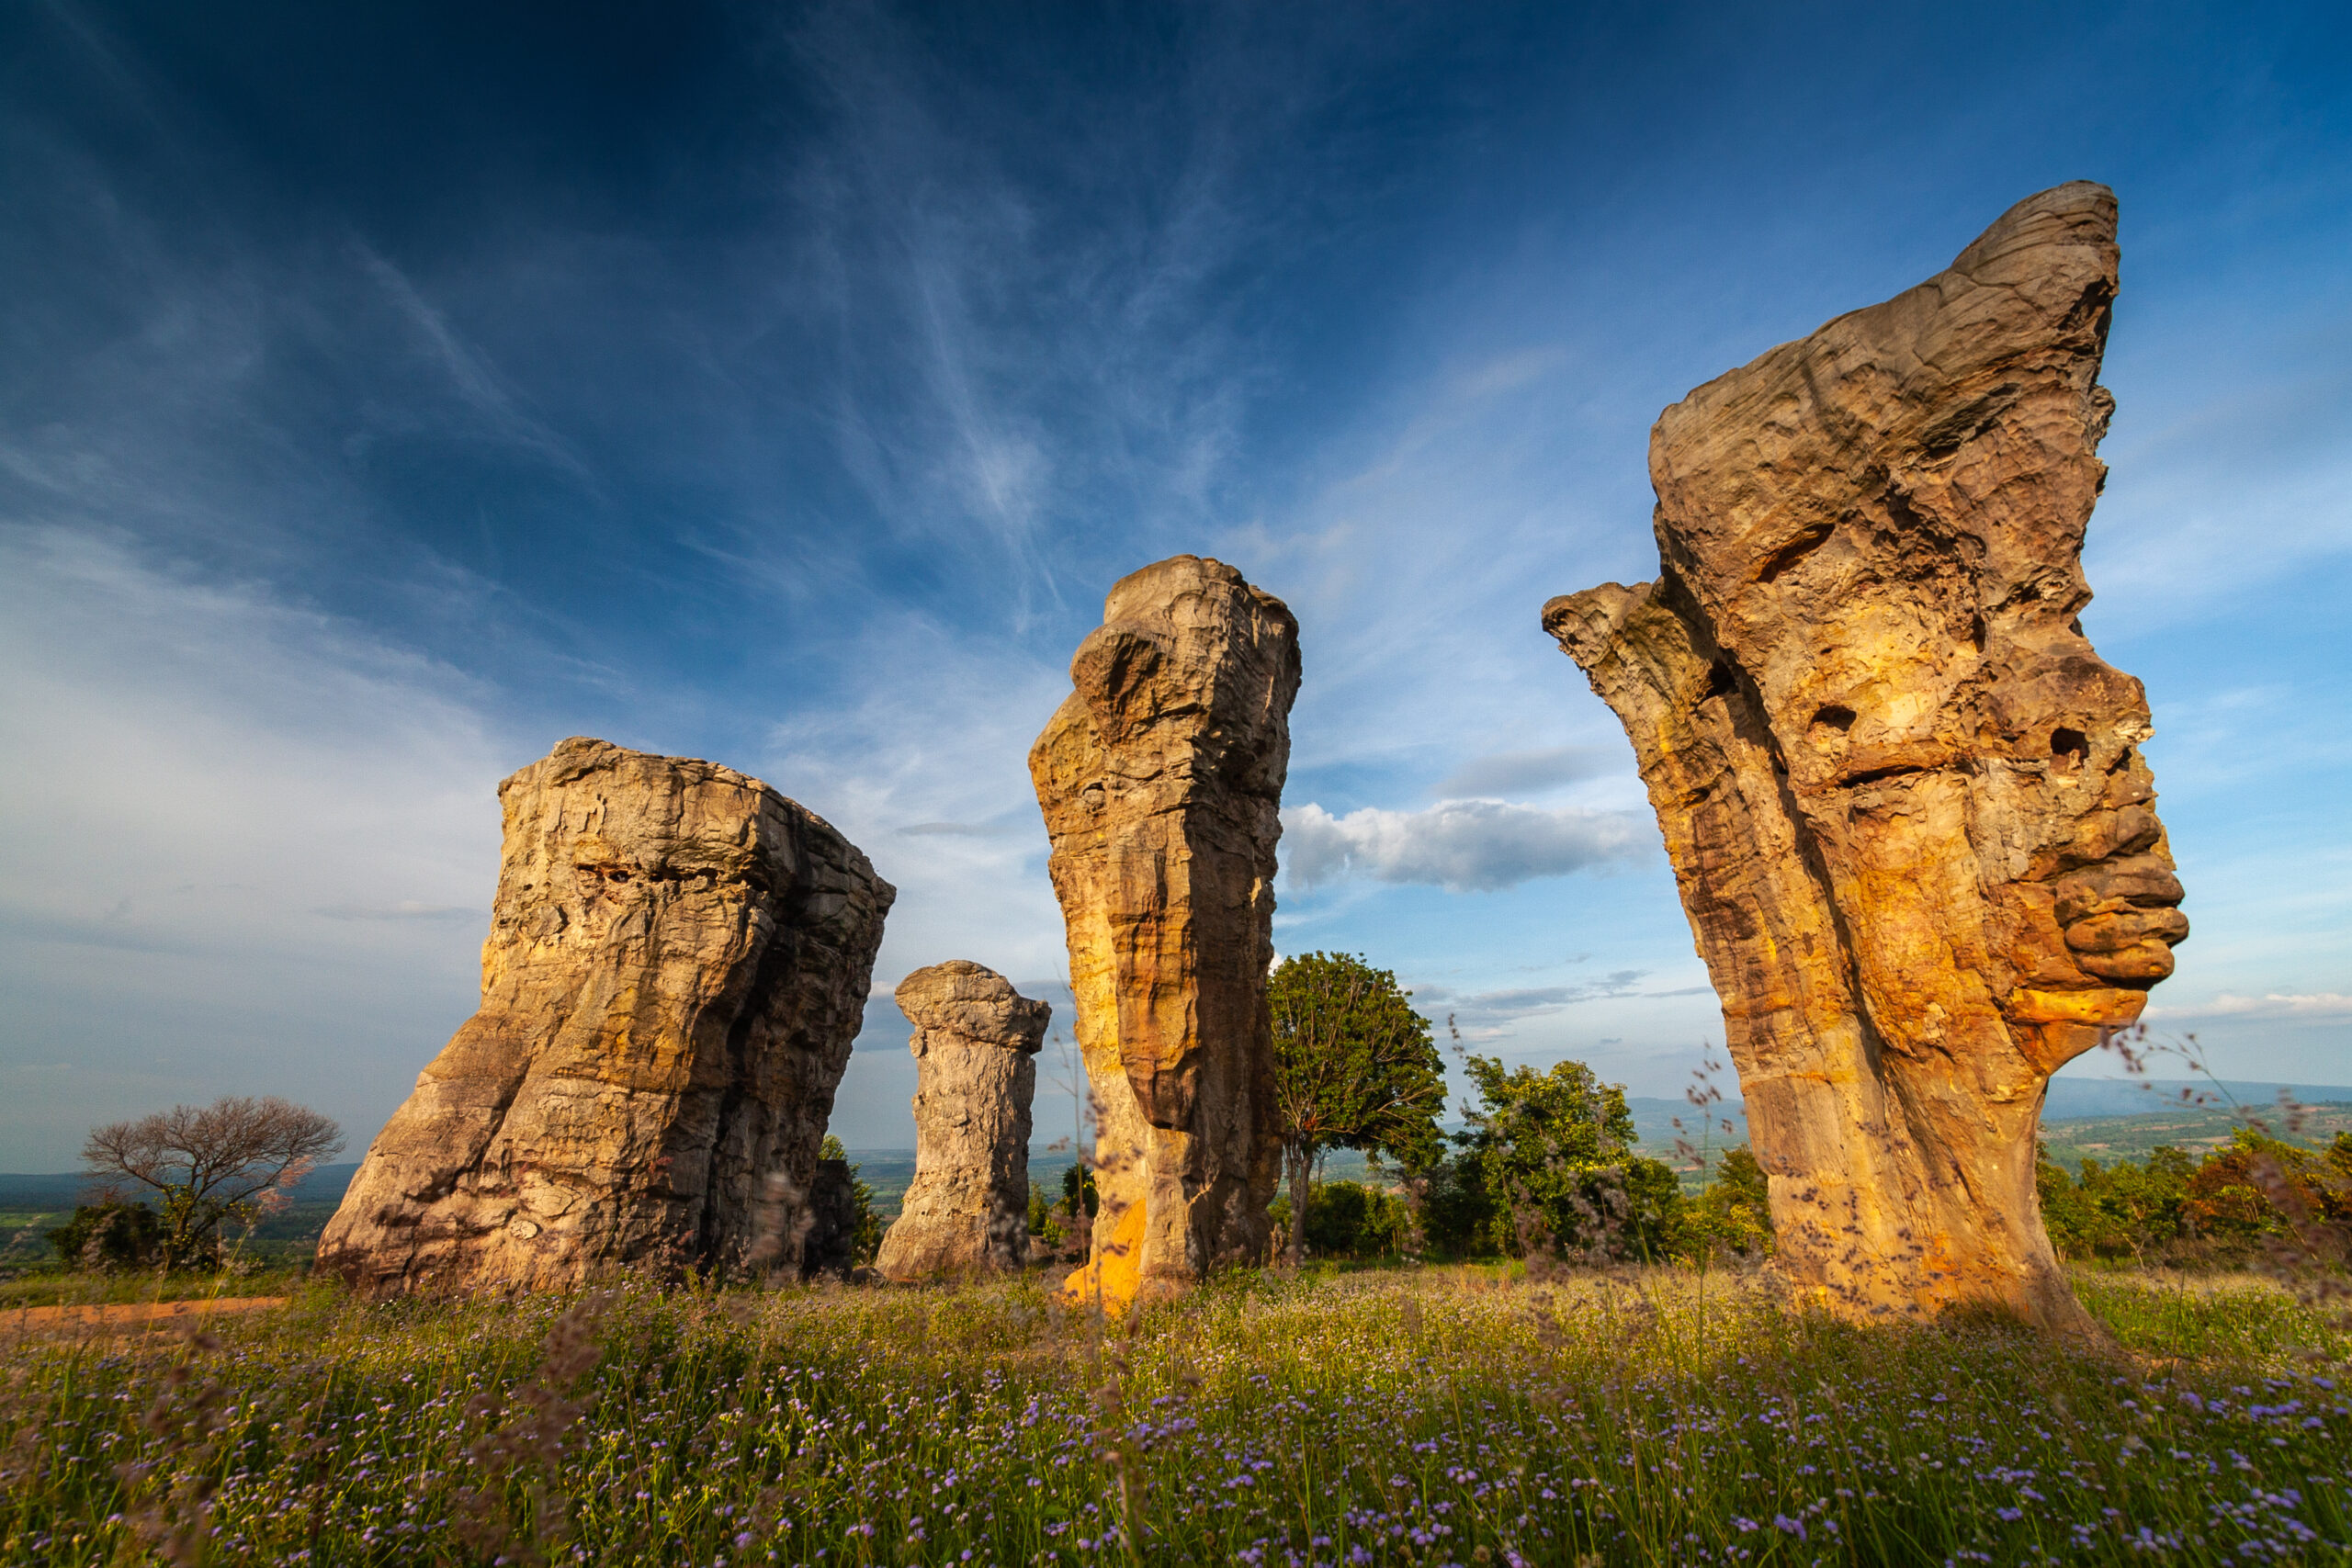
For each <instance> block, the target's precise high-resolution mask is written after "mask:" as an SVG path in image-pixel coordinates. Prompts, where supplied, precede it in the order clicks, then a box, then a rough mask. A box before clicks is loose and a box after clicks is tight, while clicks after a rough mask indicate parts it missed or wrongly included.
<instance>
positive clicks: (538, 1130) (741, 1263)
mask: <svg viewBox="0 0 2352 1568" xmlns="http://www.w3.org/2000/svg"><path fill="white" fill-rule="evenodd" d="M499 800H500V803H501V806H502V807H503V813H504V818H505V840H504V847H503V851H502V855H501V861H500V867H499V880H498V893H497V899H496V902H495V904H494V906H493V908H492V917H491V931H490V938H489V940H488V941H487V942H485V943H484V944H483V946H482V987H481V1010H479V1011H478V1012H476V1013H475V1014H474V1016H473V1017H472V1018H470V1019H469V1020H467V1021H466V1022H465V1024H464V1025H463V1026H462V1027H461V1028H459V1030H458V1032H457V1034H456V1036H455V1037H454V1038H452V1039H451V1040H450V1042H449V1043H448V1045H447V1047H446V1048H445V1049H444V1050H443V1051H442V1052H441V1054H440V1055H438V1056H437V1057H435V1059H434V1061H433V1063H432V1064H431V1065H430V1066H427V1067H426V1068H425V1069H424V1073H423V1074H422V1075H421V1076H420V1077H418V1079H417V1084H416V1091H415V1093H414V1094H413V1095H412V1096H411V1097H410V1098H409V1100H408V1102H407V1103H406V1104H404V1105H402V1106H401V1109H400V1111H398V1112H397V1113H396V1114H395V1115H394V1116H393V1117H392V1119H391V1121H390V1123H388V1124H387V1125H386V1126H385V1128H384V1130H383V1132H382V1133H381V1134H379V1135H378V1137H377V1139H376V1142H375V1145H374V1146H373V1147H372V1148H370V1149H369V1150H368V1158H367V1160H366V1162H365V1163H364V1164H362V1165H361V1167H360V1168H359V1172H358V1174H357V1175H356V1177H355V1178H354V1179H353V1180H352V1183H351V1188H350V1190H349V1191H348V1192H347V1193H346V1194H345V1198H344V1201H343V1206H342V1207H341V1209H340V1210H338V1211H337V1213H336V1214H335V1217H334V1221H333V1223H331V1224H329V1225H328V1227H327V1230H326V1234H325V1235H324V1237H323V1239H322V1243H321V1246H320V1253H319V1258H320V1263H321V1265H322V1267H324V1268H327V1269H333V1270H334V1271H335V1272H338V1273H340V1274H342V1275H344V1276H345V1278H347V1279H349V1280H352V1281H353V1282H354V1283H355V1284H356V1285H357V1286H359V1287H360V1288H361V1289H363V1290H366V1291H369V1292H384V1291H394V1290H402V1289H409V1288H413V1287H417V1286H423V1285H428V1284H430V1285H435V1286H455V1285H473V1284H491V1283H496V1284H506V1285H514V1286H521V1287H559V1286H564V1285H569V1284H571V1283H574V1282H576V1281H578V1280H582V1279H583V1278H585V1277H587V1276H589V1275H590V1274H592V1273H594V1272H597V1271H599V1270H602V1269H611V1268H616V1267H619V1266H625V1265H642V1266H647V1267H652V1268H657V1269H676V1268H680V1267H684V1266H687V1265H693V1266H696V1267H700V1268H705V1269H722V1270H727V1269H746V1268H756V1269H783V1270H786V1271H792V1270H797V1269H798V1267H799V1266H800V1264H801V1262H802V1252H803V1249H804V1243H805V1239H806V1236H807V1235H808V1231H809V1223H810V1216H809V1213H808V1208H809V1196H808V1195H809V1193H810V1191H811V1190H812V1185H813V1182H814V1180H815V1177H816V1174H817V1171H816V1166H817V1157H818V1149H819V1145H820V1144H821V1143H822V1141H823V1138H824V1132H825V1122H826V1119H827V1117H828V1116H829V1115H830V1114H831V1110H832V1103H833V1090H834V1088H835V1086H836V1085H837V1084H839V1082H840V1081H841V1076H842V1068H843V1067H844V1066H846V1065H847V1063H848V1060H849V1051H850V1042H851V1041H852V1039H854V1037H855V1035H856V1033H857V1030H858V1024H859V1021H860V1020H861V1017H862V1014H863V1010H864V1006H865V996H866V989H867V987H868V985H869V984H870V982H871V978H872V972H873V966H874V954H875V950H876V947H877V946H879V944H880V942H881V940H882V921H883V918H884V916H885V915H886V914H887V913H888V910H889V908H890V903H891V900H892V898H893V897H894V894H893V890H892V888H891V887H890V885H889V884H888V883H887V882H884V881H883V880H882V879H881V878H880V877H878V876H876V874H874V868H873V867H872V866H871V865H870V864H868V863H867V862H866V859H865V855H864V854H862V853H860V852H858V850H857V848H856V846H855V845H854V844H852V843H850V842H849V841H848V840H846V839H844V838H842V836H841V834H839V833H838V832H835V831H834V830H833V829H831V827H829V826H827V825H826V824H825V822H823V821H822V820H821V819H820V818H818V817H817V816H815V815H814V814H813V813H811V812H809V811H808V810H806V809H805V808H803V807H799V806H797V805H795V804H794V803H793V802H791V801H789V800H786V798H785V797H784V796H783V795H779V794H777V793H776V792H775V790H773V789H770V788H769V787H768V786H767V785H766V784H762V783H761V782H760V781H759V780H757V779H753V778H748V777H746V776H744V775H743V774H741V773H736V772H734V771H733V770H732V769H729V768H722V767H719V766H718V765H716V764H714V763H710V762H703V761H690V760H686V759H683V758H675V757H657V756H650V755H647V754H646V753H644V752H640V751H630V750H623V749H622V748H620V747H618V746H613V745H609V744H607V743H605V742H604V741H601V740H589V739H571V740H567V741H565V742H563V744H561V745H560V746H558V747H557V748H556V749H555V750H554V751H553V752H552V753H550V754H549V755H548V757H547V759H546V760H545V761H539V762H536V763H534V764H532V765H531V766H530V767H527V768H525V769H524V770H523V771H522V772H520V773H516V774H515V775H514V776H513V777H512V778H509V779H508V780H506V781H505V783H503V784H501V785H500V786H499Z"/></svg>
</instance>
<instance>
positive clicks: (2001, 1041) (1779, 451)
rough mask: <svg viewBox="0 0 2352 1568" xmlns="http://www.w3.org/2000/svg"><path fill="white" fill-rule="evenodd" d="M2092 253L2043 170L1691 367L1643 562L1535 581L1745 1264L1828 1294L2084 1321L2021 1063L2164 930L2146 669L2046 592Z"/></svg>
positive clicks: (2140, 993)
mask: <svg viewBox="0 0 2352 1568" xmlns="http://www.w3.org/2000/svg"><path fill="white" fill-rule="evenodd" d="M2116 266H2117V250H2116V243H2115V198H2114V197H2113V195H2112V194H2111V193H2109V191H2108V190H2107V189H2106V188H2105V187H2104V186H2096V185H2089V184H2075V185H2068V186H2059V187H2058V188H2056V189H2054V190H2050V191H2045V192H2043V193H2042V194H2041V195H2039V196H2036V197H2030V198H2028V199H2027V200H2025V201H2022V202H2019V203H2018V205H2017V206H2016V207H2014V208H2012V209H2010V210H2009V211H2008V212H2007V213H2006V214H2004V215H2003V216H2002V218H2001V219H2000V220H1999V221H1998V222H1996V223H1995V224H1994V225H1993V226H1992V227H1991V228H1990V229H1988V230H1986V231H1985V233H1984V235H1983V236H1982V237H1981V238H1979V239H1978V240H1977V241H1976V242H1975V243H1973V244H1972V245H1970V246H1969V247H1968V248H1967V249H1966V250H1965V251H1963V252H1962V253H1961V255H1960V257H1959V259H1958V260H1956V261H1955V262H1954V263H1953V264H1952V265H1951V269H1950V270H1949V271H1946V272H1944V273H1941V274H1939V275H1938V276H1935V277H1933V278H1930V279H1929V280H1928V282H1926V283H1924V284H1922V285H1920V286H1919V287H1918V288H1914V289H1912V290H1910V291H1909V292H1908V293H1905V294H1904V295H1901V296H1899V297H1898V298H1896V299H1891V300H1889V301H1887V302H1886V303H1885V304H1883V305H1878V306H1874V307H1872V308H1871V309H1869V310H1858V311H1856V312H1854V313H1853V314H1851V315H1847V316H1841V317H1839V318H1838V319H1837V320H1836V321H1831V322H1829V323H1828V324H1827V325H1826V326H1824V327H1823V328H1821V330H1820V331H1818V332H1816V333H1814V334H1813V335H1812V336H1811V337H1809V338H1806V339H1804V341H1803V342H1801V343H1793V344H1784V345H1782V346H1781V347H1779V348H1776V349H1774V350H1772V351H1771V352H1770V353H1769V354H1767V355H1763V356H1762V357H1761V358H1759V359H1757V360H1756V361H1754V362H1753V363H1751V364H1749V365H1747V366H1745V367H1742V368H1740V369H1738V370H1735V371H1733V372H1731V373H1730V374H1729V375H1726V376H1724V377H1721V378H1718V379H1716V380H1713V381H1711V382H1709V383H1708V384H1707V385H1705V386H1703V387H1702V388H1700V389H1698V390H1696V391H1694V392H1692V393H1691V395H1690V396H1689V397H1687V398H1685V399H1684V400H1682V401H1681V402H1679V403H1677V404H1675V405H1674V406H1673V407H1672V408H1669V409H1668V410H1667V411H1666V412H1665V413H1664V414H1663V415H1661V416H1660V417H1659V419H1658V422H1657V427H1656V429H1655V430H1654V431H1653V432H1652V434H1651V438H1650V476H1651V480H1652V482H1653V484H1654V485H1655V486H1656V488H1657V513H1656V528H1657V541H1658V553H1659V556H1660V558H1661V569H1660V575H1659V577H1658V579H1657V581H1654V582H1649V583H1644V584H1641V585H1638V586H1636V587H1633V588H1626V587H1623V586H1620V585H1618V584H1615V583H1610V584H1605V585H1603V586H1602V587H1600V588H1595V589H1592V590H1589V591H1588V592H1583V593H1577V594H1574V595H1571V596H1569V597H1566V598H1562V599H1555V600H1553V601H1552V602H1551V603H1550V604H1546V605H1545V606H1544V626H1545V628H1546V629H1547V630H1548V631H1550V632H1552V633H1553V634H1554V635H1555V637H1558V638H1559V640H1560V643H1561V646H1562V647H1563V648H1565V649H1566V650H1567V652H1568V653H1569V654H1570V655H1571V656H1573V657H1574V658H1575V659H1576V660H1577V663H1578V664H1580V665H1582V666H1583V667H1584V670H1585V671H1586V673H1587V675H1588V676H1589V678H1590V680H1591V682H1592V686H1593V689H1594V690H1595V691H1596V692H1598V693H1599V694H1600V696H1601V697H1602V699H1603V700H1605V701H1606V702H1607V703H1608V704H1609V705H1611V707H1612V708H1614V709H1615V710H1616V711H1617V714H1618V716H1619V717H1620V718H1622V719H1623V721H1624V725H1625V729H1626V733H1627V734H1628V735H1629V736H1630V737H1631V738H1632V739H1633V742H1634V751H1635V753H1636V755H1637V756H1638V758H1639V760H1640V763H1641V769H1642V776H1643V779H1644V782H1645V784H1647V786H1648V789H1649V795H1650V801H1651V804H1652V805H1653V806H1654V807H1656V809H1657V817H1658V822H1659V825H1660V826H1661V827H1662V828H1663V829H1664V830H1665V835H1666V842H1667V848H1668V852H1669V853H1670V854H1671V856H1672V858H1673V862H1674V869H1675V874H1676V877H1677V879H1678V881H1679V884H1680V888H1681V894H1682V900H1683V904H1684V907H1685V908H1686V909H1687V910H1688V912H1689V914H1690V917H1691V926H1692V928H1693V930H1694V931H1696V933H1697V936H1698V945H1699V951H1700V953H1701V954H1702V957H1704V959H1705V960H1706V963H1707V966H1708V969H1709V971H1710V973H1711V974H1712V975H1713V979H1714V983H1715V988H1716V990H1717V991H1718V992H1719V993H1720V994H1721V997H1722V999H1723V1006H1724V1028H1725V1031H1726V1032H1727V1034H1728V1036H1729V1040H1728V1043H1729V1045H1730V1049H1731V1053H1732V1055H1733V1058H1734V1061H1735V1062H1736V1065H1737V1066H1738V1069H1739V1077H1740V1084H1741V1088H1742V1089H1743V1090H1744V1091H1745V1094H1746V1098H1747V1116H1748V1124H1749V1127H1750V1129H1751V1132H1752V1135H1753V1137H1754V1140H1755V1147H1756V1153H1757V1156H1758V1159H1759V1160H1760V1161H1761V1162H1762V1164H1763V1166H1764V1168H1765V1169H1766V1171H1767V1172H1768V1173H1769V1174H1770V1181H1771V1190H1772V1215H1773V1222H1774V1224H1775V1226H1776V1227H1777V1229H1778V1231H1779V1237H1780V1240H1779V1246H1780V1257H1781V1267H1782V1268H1784V1269H1786V1270H1788V1272H1789V1274H1790V1276H1791V1277H1792V1280H1793V1281H1794V1282H1795V1283H1797V1284H1799V1285H1802V1286H1804V1287H1808V1288H1810V1289H1811V1290H1812V1291H1813V1292H1815V1293H1816V1295H1817V1296H1818V1298H1819V1299H1821V1300H1822V1301H1824V1302H1825V1303H1827V1304H1829V1305H1831V1306H1833V1307H1836V1308H1838V1309H1839V1310H1842V1311H1844V1312H1846V1313H1848V1314H1852V1315H1858V1316H1871V1315H1879V1314H1890V1313H1892V1314H1933V1313H1935V1312H1938V1311H1940V1310H1941V1309H1943V1308H1944V1307H1946V1306H1949V1305H1951V1304H1952V1303H1957V1302H1961V1301H1963V1300H1970V1299H1990V1300H1993V1301H1996V1302H2001V1303H2007V1304H2009V1305H2011V1306H2013V1307H2015V1308H2017V1309H2018V1310H2019V1311H2021V1312H2023V1313H2024V1314H2027V1315H2028V1316H2029V1317H2030V1319H2032V1320H2033V1321H2036V1322H2039V1323H2041V1324H2044V1325H2051V1326H2057V1327H2064V1328H2070V1329H2081V1328H2084V1327H2086V1324H2087V1320H2086V1318H2084V1316H2083V1315H2082V1314H2081V1312H2080V1309H2079V1308H2078V1307H2077V1306H2076V1304H2075V1301H2074V1298H2073V1296H2072V1294H2071V1293H2070V1292H2069V1291H2068V1290H2067V1288H2066V1285H2065V1281H2064V1278H2063V1276H2062V1275H2061V1273H2060V1271H2059V1269H2058V1268H2057V1265H2056V1262H2055V1259H2054V1258H2053V1257H2052V1252H2051V1248H2050V1244H2049V1242H2048V1240H2047V1238H2046V1237H2045V1235H2044V1234H2043V1231H2042V1226H2041V1216H2040V1213H2039V1211H2038V1209H2037V1206H2036V1202H2035V1198H2034V1187H2033V1164H2034V1160H2033V1155H2034V1132H2035V1127H2036V1124H2037V1120H2038V1116H2039V1112H2040V1109H2041V1099H2042V1091H2043V1086H2044V1084H2045V1083H2046V1082H2047V1080H2048V1078H2049V1077H2050V1075H2051V1073H2052V1072H2053V1071H2054V1070H2056V1069H2057V1068H2058V1067H2059V1066H2061V1065H2062V1064H2064V1062H2066V1061H2067V1060H2068V1059H2069V1058H2071V1057H2073V1056H2075V1055H2078V1054H2080V1053H2081V1052H2083V1051H2085V1050H2087V1049H2089V1048H2090V1047H2091V1046H2092V1045H2093V1044H2095V1043H2097V1042H2098V1039H2099V1035H2100V1032H2101V1030H2103V1029H2106V1028H2109V1027H2112V1026H2116V1025H2120V1024H2126V1023H2129V1022H2131V1021H2132V1020H2134V1019H2136V1018H2137V1017H2138V1016H2139V1013H2140V1010H2141V1008H2142V1005H2143V1002H2144V1000H2145V994H2146V991H2147V988H2148V987H2150V986H2151V985H2153V984H2154V982H2156V981H2157V980H2160V979H2162V978H2163V977H2164V976H2165V975H2167V974H2169V973H2170V972H2171V970H2172V953H2171V946H2172V944H2173V943H2175V942H2178V941H2180V940H2181V939H2182V938H2183V937H2184V936H2186V935H2187V934H2188V923H2187V921H2186V920H2185V919H2183V917H2182V916H2181V914H2180V911H2179V910H2178V909H2177V908H2176V906H2177V904H2178V903H2179V901H2180V897H2181V889H2180V885H2179V883H2178V882H2177V880H2175V878H2174V875H2173V863H2172V857H2171V854H2170V853H2169V852H2168V851H2167V849H2166V846H2165V834H2164V829H2163V827H2162V826H2161V825H2160V824H2159V823H2158V822H2157V820H2156V817H2155V812H2154V798H2155V791H2154V785H2153V784H2152V782H2151V779H2150V776H2149V773H2148V766H2147V763H2146V762H2145V761H2143V759H2142V757H2141V754H2140V750H2139V748H2140V745H2141V743H2142V742H2143V741H2144V740H2145V739H2147V737H2148V733H2149V728H2150V726H2149V717H2148V705H2147V702H2146V699H2145V697H2144V695H2143V693H2142V690H2141V687H2140V684H2139V682H2136V681H2134V680H2132V679H2131V677H2129V676H2127V675H2124V674H2121V673H2120V672H2119V671H2115V670H2113V669H2110V668H2109V666H2108V665H2106V664H2104V663H2102V662H2100V660H2099V658H2098V655H2097V654H2096V653H2095V652H2093V651H2092V649H2091V645H2090V643H2089V642H2088V641H2087V640H2086V639H2085V637H2084V636H2083V632H2082V627H2081V626H2080V624H2079V623H2078V622H2077V620H2076V618H2075V617H2076V615H2078V614H2079V613H2080V611H2081V610H2082V607H2083V605H2084V604H2086V603H2087V602H2088V601H2089V599H2090V590H2089V588H2088V586H2087V585H2086V583H2085V581H2084V578H2083V573H2082V567H2081V561H2080V557H2081V553H2082V546H2083V533H2084V529H2085V527H2086V525H2087V523H2088V521H2089V518H2090V513H2091V507H2092V505H2093V503H2094V502H2095V501H2096V500H2097V498H2098V491H2099V487H2100V485H2101V483H2102V482H2103V480H2104V479H2105V476H2106V468H2105V466H2104V465H2102V464H2101V463H2100V462H2099V460H2098V457H2097V455H2096V454H2097V448H2098V442H2099V438H2100V436H2101V435H2102V434H2104V433H2105V431H2106V428H2107V422H2108V417H2109V413H2110V412H2112V411H2113V408H2114V401H2113V400H2112V399H2111V398H2110V397H2109V395H2108V393H2107V391H2106V389H2104V388H2102V387H2100V386H2098V384H2097V378H2098V368H2099V359H2100V355H2101V353H2102V352H2103V350H2104V348H2105V345H2106V340H2107V330H2108V319H2109V307H2110V304H2111V302H2112V301H2113V299H2114V298H2115V291H2116Z"/></svg>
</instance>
